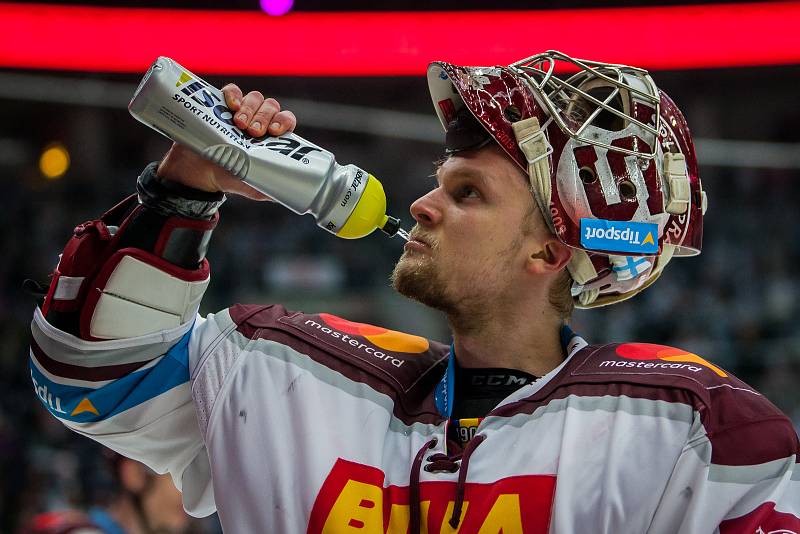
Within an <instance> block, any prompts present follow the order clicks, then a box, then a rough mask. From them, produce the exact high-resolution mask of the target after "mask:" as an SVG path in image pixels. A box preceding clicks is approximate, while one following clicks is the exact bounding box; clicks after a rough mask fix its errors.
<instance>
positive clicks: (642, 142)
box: [428, 51, 706, 308]
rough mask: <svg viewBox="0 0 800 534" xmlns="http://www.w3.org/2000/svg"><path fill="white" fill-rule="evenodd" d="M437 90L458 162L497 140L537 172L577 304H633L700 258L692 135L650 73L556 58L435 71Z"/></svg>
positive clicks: (431, 74)
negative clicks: (682, 260) (680, 262)
mask: <svg viewBox="0 0 800 534" xmlns="http://www.w3.org/2000/svg"><path fill="white" fill-rule="evenodd" d="M576 70H577V72H575V71H576ZM556 71H559V73H561V72H563V71H566V72H567V73H568V75H566V76H561V77H557V76H556ZM428 85H429V88H430V92H431V98H432V99H433V104H434V107H435V108H436V113H437V114H438V116H439V120H440V121H441V122H442V125H443V126H444V127H445V130H446V144H447V151H448V152H449V153H455V152H458V151H462V150H474V149H477V148H480V147H481V146H483V145H485V144H486V143H488V142H491V141H492V140H494V141H495V142H497V143H498V144H499V145H500V146H501V147H502V148H503V149H504V150H505V152H506V153H507V154H508V155H509V156H510V157H511V158H512V159H513V160H514V161H515V162H516V163H517V164H518V165H519V166H520V167H521V168H522V169H523V170H524V171H525V172H526V173H527V174H528V176H529V178H530V182H531V190H532V193H533V196H534V198H535V200H536V202H537V204H538V206H539V208H540V210H541V212H542V214H543V216H544V219H545V220H546V221H547V224H548V225H549V227H550V230H551V231H552V232H553V233H554V234H555V235H556V236H558V238H559V239H560V240H561V241H562V242H563V243H564V244H566V245H568V246H569V247H571V248H572V252H573V254H572V260H571V261H570V263H569V265H568V269H569V272H570V274H571V276H572V279H573V285H572V295H573V298H574V300H575V305H576V306H577V307H579V308H590V307H595V306H603V305H607V304H613V303H615V302H619V301H621V300H624V299H627V298H630V297H632V296H633V295H635V294H636V293H638V292H639V291H641V290H642V289H644V288H645V287H647V286H649V285H650V284H652V283H653V282H654V281H655V280H656V279H657V278H658V276H659V275H660V274H661V272H662V271H663V269H664V267H665V266H666V265H667V263H668V262H669V261H670V260H671V259H672V258H673V257H676V256H693V255H696V254H699V253H700V248H701V244H702V234H703V213H704V212H705V207H706V196H705V193H704V192H703V190H702V186H701V183H700V179H699V177H698V174H697V160H696V158H695V153H694V145H693V143H692V138H691V135H690V133H689V129H688V127H687V125H686V121H685V119H684V117H683V115H682V114H681V112H680V110H678V108H677V106H676V105H675V104H674V103H673V102H672V100H671V99H670V98H669V97H668V96H667V95H666V94H664V92H663V91H660V90H659V89H658V88H657V87H656V85H655V83H654V82H653V80H652V78H651V77H650V75H649V74H648V73H647V71H645V70H642V69H638V68H633V67H627V66H624V65H612V64H608V63H599V62H594V61H583V60H577V59H573V58H570V57H569V56H566V55H565V54H562V53H560V52H555V51H549V52H546V53H543V54H538V55H535V56H532V57H530V58H527V59H524V60H522V61H518V62H516V63H513V64H511V65H509V66H508V67H499V66H498V67H459V66H456V65H451V64H449V63H442V62H437V63H432V64H431V65H430V66H429V67H428Z"/></svg>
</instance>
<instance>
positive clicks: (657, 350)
mask: <svg viewBox="0 0 800 534" xmlns="http://www.w3.org/2000/svg"><path fill="white" fill-rule="evenodd" d="M616 353H617V355H618V356H621V357H623V358H625V359H626V360H633V361H627V362H624V361H610V360H606V361H603V362H600V367H624V368H637V369H654V370H657V369H686V370H688V371H692V372H694V373H698V372H700V371H702V370H703V369H704V368H705V369H709V370H711V371H713V372H714V373H716V374H717V375H719V376H720V377H722V378H726V377H727V376H728V373H726V372H725V371H723V370H722V369H720V368H719V367H717V366H716V365H714V364H713V363H711V362H709V361H707V360H705V359H704V358H701V357H700V356H698V355H697V354H692V353H691V352H686V351H685V350H681V349H676V348H675V347H667V346H665V345H653V344H650V343H624V344H622V345H619V346H618V347H617V349H616Z"/></svg>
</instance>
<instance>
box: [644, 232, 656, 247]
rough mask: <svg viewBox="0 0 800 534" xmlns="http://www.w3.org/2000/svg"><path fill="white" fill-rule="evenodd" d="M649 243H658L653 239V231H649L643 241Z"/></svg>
mask: <svg viewBox="0 0 800 534" xmlns="http://www.w3.org/2000/svg"><path fill="white" fill-rule="evenodd" d="M648 244H650V245H655V244H656V242H655V241H653V233H652V232H647V237H645V238H644V241H642V245H648Z"/></svg>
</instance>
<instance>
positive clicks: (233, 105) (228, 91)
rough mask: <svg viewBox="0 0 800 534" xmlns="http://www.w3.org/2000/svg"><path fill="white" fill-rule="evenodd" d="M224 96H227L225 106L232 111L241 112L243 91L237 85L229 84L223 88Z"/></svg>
mask: <svg viewBox="0 0 800 534" xmlns="http://www.w3.org/2000/svg"><path fill="white" fill-rule="evenodd" d="M222 94H223V95H225V105H226V106H228V109H230V110H231V111H239V108H240V107H241V106H242V90H241V89H239V86H238V85H236V84H235V83H229V84H227V85H226V86H225V87H223V88H222Z"/></svg>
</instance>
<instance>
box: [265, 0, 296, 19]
mask: <svg viewBox="0 0 800 534" xmlns="http://www.w3.org/2000/svg"><path fill="white" fill-rule="evenodd" d="M292 4H294V0H261V9H263V10H264V12H266V13H267V14H268V15H272V16H274V17H278V16H280V15H285V14H286V13H288V12H289V10H290V9H292Z"/></svg>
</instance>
